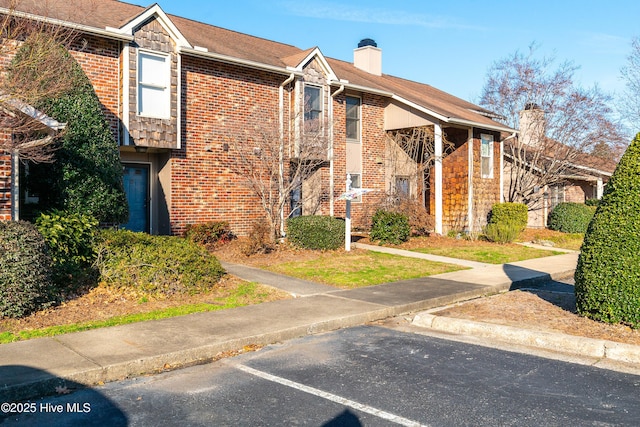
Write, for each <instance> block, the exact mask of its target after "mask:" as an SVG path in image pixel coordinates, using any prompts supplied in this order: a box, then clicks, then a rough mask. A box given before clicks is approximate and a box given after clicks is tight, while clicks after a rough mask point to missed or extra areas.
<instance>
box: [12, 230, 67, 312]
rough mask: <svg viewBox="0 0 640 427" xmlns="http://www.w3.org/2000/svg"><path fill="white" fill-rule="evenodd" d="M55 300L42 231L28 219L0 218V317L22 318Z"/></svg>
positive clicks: (48, 258)
mask: <svg viewBox="0 0 640 427" xmlns="http://www.w3.org/2000/svg"><path fill="white" fill-rule="evenodd" d="M55 301H56V290H55V287H54V284H53V281H52V280H51V258H50V257H49V253H48V250H47V245H46V243H45V240H44V238H43V237H42V234H40V233H39V232H38V230H37V229H36V228H35V226H34V225H33V224H30V223H28V222H23V221H16V222H13V221H6V222H5V221H0V317H22V316H25V315H27V314H29V313H32V312H34V311H36V310H38V309H41V308H46V307H47V306H50V305H51V304H52V303H53V302H55Z"/></svg>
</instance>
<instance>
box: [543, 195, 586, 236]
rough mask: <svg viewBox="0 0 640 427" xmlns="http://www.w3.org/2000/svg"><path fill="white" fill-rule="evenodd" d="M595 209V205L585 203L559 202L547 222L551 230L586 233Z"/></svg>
mask: <svg viewBox="0 0 640 427" xmlns="http://www.w3.org/2000/svg"><path fill="white" fill-rule="evenodd" d="M595 211H596V207H595V206H587V205H586V204H583V203H570V202H566V203H559V204H558V205H557V206H556V207H555V208H553V210H552V211H551V212H550V213H549V218H548V221H547V224H548V227H549V228H550V229H551V230H555V231H561V232H563V233H584V232H586V231H587V227H588V226H589V222H591V218H593V214H594V213H595Z"/></svg>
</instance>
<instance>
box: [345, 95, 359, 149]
mask: <svg viewBox="0 0 640 427" xmlns="http://www.w3.org/2000/svg"><path fill="white" fill-rule="evenodd" d="M346 104H347V113H346V116H347V123H346V128H347V140H348V141H351V142H360V98H355V97H353V96H347V102H346Z"/></svg>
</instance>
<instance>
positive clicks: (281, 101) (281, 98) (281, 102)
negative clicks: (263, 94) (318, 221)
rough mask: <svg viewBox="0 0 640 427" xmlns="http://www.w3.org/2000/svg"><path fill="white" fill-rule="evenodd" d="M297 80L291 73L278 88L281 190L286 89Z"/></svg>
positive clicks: (282, 219) (281, 220)
mask: <svg viewBox="0 0 640 427" xmlns="http://www.w3.org/2000/svg"><path fill="white" fill-rule="evenodd" d="M295 78H296V75H295V73H291V75H290V76H289V77H287V79H286V80H285V81H283V82H282V83H281V84H280V87H279V88H278V109H279V112H280V117H279V120H280V123H279V125H280V129H279V131H280V146H279V147H278V184H279V185H280V188H283V187H284V183H283V182H282V181H283V180H284V87H285V86H286V85H288V84H289V83H291V82H292V81H293V79H295ZM280 236H281V237H284V206H283V207H282V209H280Z"/></svg>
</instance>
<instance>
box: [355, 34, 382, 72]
mask: <svg viewBox="0 0 640 427" xmlns="http://www.w3.org/2000/svg"><path fill="white" fill-rule="evenodd" d="M353 65H355V67H356V68H359V69H361V70H363V71H366V72H367V73H369V74H374V75H376V76H381V75H382V50H381V49H378V45H377V44H376V42H375V41H374V40H372V39H362V40H360V43H358V48H357V49H355V50H354V51H353Z"/></svg>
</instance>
